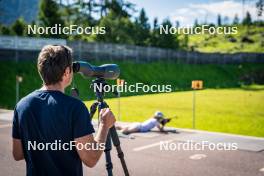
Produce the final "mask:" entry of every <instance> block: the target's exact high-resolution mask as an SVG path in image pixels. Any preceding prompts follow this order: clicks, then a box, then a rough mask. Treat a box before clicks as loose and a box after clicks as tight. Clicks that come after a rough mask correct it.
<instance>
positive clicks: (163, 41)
mask: <svg viewBox="0 0 264 176" xmlns="http://www.w3.org/2000/svg"><path fill="white" fill-rule="evenodd" d="M162 26H168V28H171V27H172V23H171V22H170V20H169V19H166V20H164V21H163V22H162ZM157 40H158V41H157V46H158V47H161V48H171V49H177V48H178V47H179V40H178V38H177V35H175V34H171V33H168V34H160V33H159V35H158V39H157Z"/></svg>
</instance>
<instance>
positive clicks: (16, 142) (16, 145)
mask: <svg viewBox="0 0 264 176" xmlns="http://www.w3.org/2000/svg"><path fill="white" fill-rule="evenodd" d="M12 145H13V147H12V149H13V151H12V152H13V157H14V159H15V160H16V161H19V160H23V159H24V153H23V148H22V143H21V140H20V139H15V138H13V144H12Z"/></svg>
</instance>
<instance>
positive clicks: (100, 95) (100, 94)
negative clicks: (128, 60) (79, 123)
mask: <svg viewBox="0 0 264 176" xmlns="http://www.w3.org/2000/svg"><path fill="white" fill-rule="evenodd" d="M106 85H107V83H106V82H105V79H103V78H96V79H95V80H93V82H92V84H91V88H92V89H93V90H94V92H95V95H96V98H97V101H96V102H95V103H93V104H92V106H91V108H90V115H91V118H93V116H94V114H95V112H96V109H97V107H98V117H99V112H100V110H101V109H103V108H108V107H109V106H108V105H107V104H106V102H105V101H104V91H103V90H104V86H106ZM100 88H101V89H100ZM98 123H99V120H98ZM111 140H112V142H113V144H114V146H115V147H116V150H117V155H118V157H119V159H120V161H121V164H122V168H123V171H124V174H125V176H129V173H128V169H127V166H126V162H125V159H124V153H123V151H122V149H121V147H120V141H119V138H118V135H117V132H116V129H115V126H113V127H111V128H110V129H109V132H108V135H107V139H106V144H105V150H104V152H105V160H106V170H107V173H108V176H113V172H112V170H113V164H112V161H111V153H110V151H111V149H112V143H111Z"/></svg>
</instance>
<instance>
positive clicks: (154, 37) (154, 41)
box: [149, 17, 159, 46]
mask: <svg viewBox="0 0 264 176" xmlns="http://www.w3.org/2000/svg"><path fill="white" fill-rule="evenodd" d="M158 38H159V27H158V18H157V17H155V18H154V20H153V30H152V31H151V32H150V40H149V43H150V45H151V46H158Z"/></svg>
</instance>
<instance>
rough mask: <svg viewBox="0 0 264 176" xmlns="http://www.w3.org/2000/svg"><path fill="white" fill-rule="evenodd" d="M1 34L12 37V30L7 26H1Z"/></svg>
mask: <svg viewBox="0 0 264 176" xmlns="http://www.w3.org/2000/svg"><path fill="white" fill-rule="evenodd" d="M0 34H2V35H11V30H10V29H9V28H8V27H6V26H1V28H0Z"/></svg>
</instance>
